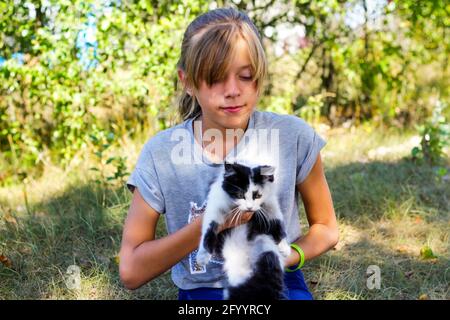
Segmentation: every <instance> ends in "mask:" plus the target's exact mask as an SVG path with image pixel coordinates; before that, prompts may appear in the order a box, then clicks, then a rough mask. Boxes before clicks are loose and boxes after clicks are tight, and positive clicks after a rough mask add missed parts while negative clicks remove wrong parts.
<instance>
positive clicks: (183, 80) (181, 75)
mask: <svg viewBox="0 0 450 320" xmlns="http://www.w3.org/2000/svg"><path fill="white" fill-rule="evenodd" d="M178 78H179V79H180V81H181V83H182V84H183V88H186V92H187V93H188V95H190V96H192V90H191V89H190V88H189V87H187V86H186V74H185V73H184V71H183V70H181V69H178Z"/></svg>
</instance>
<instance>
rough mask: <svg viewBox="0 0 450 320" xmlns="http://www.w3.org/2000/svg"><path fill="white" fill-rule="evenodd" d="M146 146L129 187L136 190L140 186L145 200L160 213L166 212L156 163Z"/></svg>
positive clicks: (132, 190) (131, 177)
mask: <svg viewBox="0 0 450 320" xmlns="http://www.w3.org/2000/svg"><path fill="white" fill-rule="evenodd" d="M146 147H147V146H144V148H143V150H142V152H141V154H140V155H139V158H138V162H137V164H136V167H135V169H134V170H133V172H132V173H131V175H130V177H129V178H128V181H127V183H126V185H127V188H128V189H129V190H130V191H131V192H134V190H135V188H138V190H139V193H140V194H141V195H142V197H143V198H144V200H145V202H146V203H147V204H148V205H149V206H151V207H152V208H153V209H155V210H156V211H157V212H158V213H165V205H164V197H163V193H162V191H161V186H160V184H159V180H158V175H157V172H156V168H155V164H154V161H153V158H152V156H151V152H150V150H148V148H146Z"/></svg>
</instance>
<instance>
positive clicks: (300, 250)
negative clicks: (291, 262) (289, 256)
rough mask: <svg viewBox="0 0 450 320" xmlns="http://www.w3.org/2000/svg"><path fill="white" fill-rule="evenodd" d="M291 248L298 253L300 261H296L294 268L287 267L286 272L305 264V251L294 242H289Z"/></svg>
mask: <svg viewBox="0 0 450 320" xmlns="http://www.w3.org/2000/svg"><path fill="white" fill-rule="evenodd" d="M291 248H293V249H295V251H297V252H298V254H299V255H300V261H299V262H298V265H297V267H296V268H295V269H289V267H287V268H286V269H285V270H286V271H287V272H294V271H297V270H298V269H300V268H301V267H303V265H304V264H305V253H304V252H303V250H302V248H300V247H299V246H298V245H297V244H296V243H291Z"/></svg>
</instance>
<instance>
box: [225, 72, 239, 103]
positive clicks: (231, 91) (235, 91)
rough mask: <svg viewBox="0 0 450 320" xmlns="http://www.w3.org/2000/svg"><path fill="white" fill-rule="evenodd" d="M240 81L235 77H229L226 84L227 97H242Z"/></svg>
mask: <svg viewBox="0 0 450 320" xmlns="http://www.w3.org/2000/svg"><path fill="white" fill-rule="evenodd" d="M240 93H241V92H240V89H239V85H238V81H237V79H236V78H235V77H228V79H227V80H226V82H225V97H226V98H234V97H237V96H239V95H240Z"/></svg>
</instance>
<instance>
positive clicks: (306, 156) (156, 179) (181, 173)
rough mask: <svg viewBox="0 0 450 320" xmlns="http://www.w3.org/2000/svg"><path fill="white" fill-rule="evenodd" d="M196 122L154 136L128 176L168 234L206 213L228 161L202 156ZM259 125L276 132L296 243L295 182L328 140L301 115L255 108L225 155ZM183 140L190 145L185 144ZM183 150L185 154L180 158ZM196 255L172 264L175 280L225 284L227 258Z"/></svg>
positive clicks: (281, 191) (282, 198) (188, 284)
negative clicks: (201, 259)
mask: <svg viewBox="0 0 450 320" xmlns="http://www.w3.org/2000/svg"><path fill="white" fill-rule="evenodd" d="M193 121H194V119H189V120H186V121H184V122H183V123H181V124H179V125H176V126H174V127H171V128H169V129H166V130H164V131H161V132H159V133H157V134H156V135H155V136H153V137H152V138H150V139H149V140H148V141H147V142H146V143H145V145H144V147H143V149H142V151H141V153H140V155H139V159H138V161H137V164H136V167H135V169H134V171H133V172H132V174H131V176H130V177H129V180H128V181H127V186H128V188H129V189H130V190H131V191H134V188H135V187H137V188H138V189H139V192H140V193H141V195H142V197H143V198H144V200H145V201H146V202H147V203H148V204H149V205H150V206H151V207H152V208H153V209H155V210H156V211H157V212H159V213H161V214H164V216H165V221H166V226H167V232H168V233H169V234H171V233H173V232H176V231H177V230H179V229H180V228H182V227H183V226H185V225H186V224H187V223H189V222H191V221H192V220H193V219H195V218H197V217H198V216H199V215H201V214H203V212H204V210H205V206H206V198H207V195H208V191H209V186H210V184H211V183H212V182H213V181H214V179H215V178H216V177H217V175H218V173H219V172H220V170H221V169H222V167H223V164H220V163H214V162H212V161H209V160H208V159H207V158H206V159H205V158H204V157H202V156H201V154H202V152H201V148H199V146H198V143H197V142H196V140H195V139H194V135H193V128H192V127H193ZM260 129H266V130H268V131H269V132H271V130H272V131H274V132H276V133H277V135H275V137H277V141H279V143H278V148H277V150H276V151H277V152H276V153H277V156H278V159H279V160H278V161H279V163H278V165H279V171H278V175H277V176H276V177H277V183H278V187H277V193H278V195H277V198H278V200H279V205H280V208H281V211H282V212H283V215H284V218H285V222H286V228H287V234H288V241H289V242H293V241H295V240H296V239H298V238H299V237H300V220H299V215H298V200H299V195H298V192H297V191H296V185H298V184H300V183H302V182H303V181H304V180H305V179H306V177H307V176H308V174H309V172H310V171H311V169H312V167H313V165H314V163H315V162H316V159H317V156H318V154H319V152H320V150H321V149H322V148H323V147H324V146H325V144H326V142H325V140H324V139H322V138H321V137H320V136H319V135H318V134H317V133H316V132H315V131H314V129H313V128H312V127H311V126H309V125H308V124H307V123H306V122H305V121H304V120H303V119H301V118H298V117H296V116H292V115H279V114H276V113H272V112H261V111H257V110H255V111H254V112H253V113H252V115H251V117H250V120H249V123H248V127H247V130H246V131H245V134H244V136H243V138H242V139H241V141H240V142H239V144H238V145H237V146H236V148H235V149H234V152H235V153H233V152H230V153H229V154H228V155H227V157H226V159H232V157H233V156H234V157H235V156H236V154H239V152H241V151H240V150H241V149H242V148H244V149H245V148H246V144H245V143H244V141H247V142H248V141H249V139H250V138H251V137H252V136H255V135H256V133H255V132H258V130H260ZM274 129H275V130H274ZM260 131H261V130H260ZM262 131H264V130H262ZM257 141H260V140H257ZM182 142H183V143H184V144H182ZM181 145H183V146H187V148H184V149H183V148H180V146H181ZM189 147H192V148H189ZM181 149H183V150H181ZM180 155H181V156H183V157H182V160H181V161H180V160H179V159H180ZM177 157H178V158H177ZM186 159H190V161H186ZM300 199H301V197H300ZM195 256H196V251H194V252H192V253H190V254H189V255H188V256H186V257H185V258H184V259H183V260H182V261H180V262H179V263H177V264H176V265H175V266H174V267H173V268H172V279H173V281H174V283H175V285H176V286H178V287H179V288H181V289H194V288H199V287H214V288H222V287H224V286H225V285H226V279H225V275H224V273H223V272H222V268H221V267H222V266H221V264H222V261H221V260H220V259H219V258H217V257H215V256H213V258H212V260H211V262H210V263H209V264H207V265H206V266H205V267H200V266H198V265H197V264H196V260H195Z"/></svg>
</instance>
